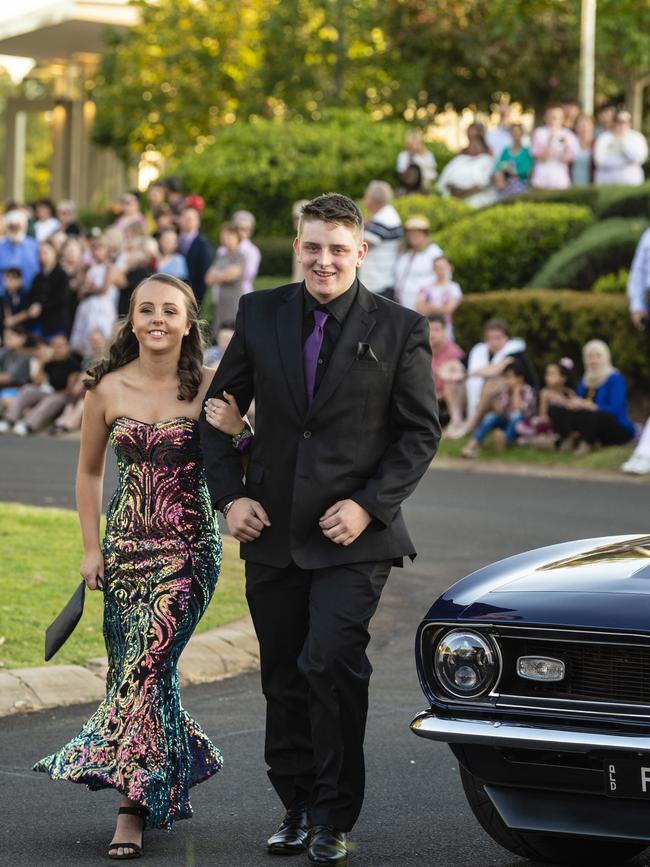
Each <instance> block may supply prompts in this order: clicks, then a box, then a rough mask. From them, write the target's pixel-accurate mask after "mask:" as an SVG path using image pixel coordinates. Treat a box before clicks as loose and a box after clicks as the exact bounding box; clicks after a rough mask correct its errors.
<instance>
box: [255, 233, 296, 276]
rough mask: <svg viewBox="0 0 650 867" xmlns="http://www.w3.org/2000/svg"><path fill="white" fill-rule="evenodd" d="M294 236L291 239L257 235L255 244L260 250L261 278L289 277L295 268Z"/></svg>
mask: <svg viewBox="0 0 650 867" xmlns="http://www.w3.org/2000/svg"><path fill="white" fill-rule="evenodd" d="M293 237H294V236H293V235H291V237H287V236H285V237H280V236H268V235H267V236H264V235H255V236H254V238H253V242H254V243H255V244H257V246H258V247H259V248H260V252H261V254H262V261H261V262H260V270H259V273H260V276H264V277H275V276H277V275H279V274H285V275H289V274H291V270H292V268H293Z"/></svg>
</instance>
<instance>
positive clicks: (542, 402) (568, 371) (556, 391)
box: [517, 358, 576, 448]
mask: <svg viewBox="0 0 650 867" xmlns="http://www.w3.org/2000/svg"><path fill="white" fill-rule="evenodd" d="M573 368H574V364H573V361H572V360H571V359H570V358H561V359H560V360H559V361H552V362H551V363H550V364H547V365H546V370H545V371H544V387H543V388H542V390H541V391H540V393H539V406H538V412H537V415H534V416H533V417H532V418H530V419H528V420H527V421H520V422H519V423H518V424H517V434H518V442H520V443H521V444H522V445H532V446H538V447H541V448H551V447H553V446H554V445H555V439H556V435H555V434H554V433H553V428H552V427H551V420H550V418H549V415H548V411H549V407H551V406H566V405H567V401H569V400H571V398H573V397H575V396H576V393H575V391H574V389H573V387H572V386H573V382H572V379H573Z"/></svg>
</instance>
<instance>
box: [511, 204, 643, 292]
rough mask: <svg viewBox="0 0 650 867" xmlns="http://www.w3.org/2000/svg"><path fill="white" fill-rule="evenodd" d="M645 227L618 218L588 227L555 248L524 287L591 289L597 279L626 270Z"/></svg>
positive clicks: (636, 220)
mask: <svg viewBox="0 0 650 867" xmlns="http://www.w3.org/2000/svg"><path fill="white" fill-rule="evenodd" d="M547 207H550V206H547ZM565 207H566V206H565ZM647 227H648V222H647V221H646V220H643V219H639V218H636V219H624V218H622V217H613V218H612V219H609V220H602V221H601V222H599V223H596V224H595V225H593V226H589V228H587V229H586V230H585V231H584V232H583V233H582V234H581V235H580V236H579V237H578V238H575V239H574V240H572V241H570V242H569V243H568V244H566V245H565V246H564V247H562V249H558V250H557V252H556V253H555V254H554V255H553V256H551V258H550V259H549V260H548V262H546V264H544V265H543V266H542V267H541V268H540V270H539V271H538V272H537V273H536V274H535V275H534V276H533V277H532V278H531V279H530V280H529V281H528V286H529V287H530V288H533V289H539V288H544V289H549V288H551V289H552V288H558V289H559V288H562V287H566V286H570V287H571V288H572V289H591V287H592V286H593V285H594V283H595V282H596V281H597V280H598V278H599V277H602V276H603V275H605V274H611V273H614V272H616V271H618V270H619V269H621V268H629V267H630V263H631V262H632V257H633V256H634V250H635V248H636V245H637V244H638V242H639V238H640V237H641V235H642V233H643V232H644V230H645V229H646V228H647Z"/></svg>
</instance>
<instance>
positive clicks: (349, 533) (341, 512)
mask: <svg viewBox="0 0 650 867" xmlns="http://www.w3.org/2000/svg"><path fill="white" fill-rule="evenodd" d="M233 508H234V506H233ZM371 521H372V518H371V517H370V515H369V514H368V512H366V510H365V509H364V508H363V507H362V506H360V505H359V504H358V503H355V502H354V500H339V501H338V503H334V505H333V506H330V507H329V509H328V510H327V511H326V512H325V514H324V515H322V516H321V519H320V521H319V522H318V523H319V524H320V528H321V530H322V531H323V535H324V536H327V538H328V539H329V540H330V541H331V542H334V543H335V544H336V545H351V544H352V542H354V540H355V539H356V538H357V537H358V536H360V535H361V534H362V533H363V531H364V530H365V529H366V527H367V526H368V524H369V523H370V522H371Z"/></svg>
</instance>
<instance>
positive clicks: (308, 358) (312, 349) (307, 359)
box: [302, 310, 330, 406]
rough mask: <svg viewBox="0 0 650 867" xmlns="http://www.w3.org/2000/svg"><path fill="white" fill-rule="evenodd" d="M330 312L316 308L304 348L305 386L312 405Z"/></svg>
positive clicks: (308, 399)
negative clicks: (325, 328)
mask: <svg viewBox="0 0 650 867" xmlns="http://www.w3.org/2000/svg"><path fill="white" fill-rule="evenodd" d="M329 315H330V314H329V313H325V312H324V311H323V310H314V322H315V323H316V324H315V325H314V330H313V331H312V333H311V334H310V335H309V337H308V338H307V340H305V345H304V346H303V348H302V357H303V367H304V371H305V388H306V389H307V402H308V404H309V405H310V406H311V403H312V401H313V399H314V388H315V387H316V368H317V367H318V356H319V355H320V350H321V346H322V345H323V333H324V332H323V328H324V327H325V323H326V322H327V319H328V317H329Z"/></svg>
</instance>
